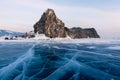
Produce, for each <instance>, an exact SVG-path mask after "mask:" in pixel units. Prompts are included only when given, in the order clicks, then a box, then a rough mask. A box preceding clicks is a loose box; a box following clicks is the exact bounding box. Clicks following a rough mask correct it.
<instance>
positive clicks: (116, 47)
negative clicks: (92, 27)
mask: <svg viewBox="0 0 120 80" xmlns="http://www.w3.org/2000/svg"><path fill="white" fill-rule="evenodd" d="M108 49H112V50H120V46H111V47H108Z"/></svg>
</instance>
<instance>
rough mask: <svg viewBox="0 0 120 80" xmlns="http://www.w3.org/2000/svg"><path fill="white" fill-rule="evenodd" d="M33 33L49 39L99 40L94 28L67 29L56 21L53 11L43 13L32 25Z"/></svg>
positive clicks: (59, 21)
mask: <svg viewBox="0 0 120 80" xmlns="http://www.w3.org/2000/svg"><path fill="white" fill-rule="evenodd" d="M34 32H35V33H39V34H45V35H46V36H47V37H50V38H56V37H59V38H64V37H66V36H70V37H71V38H88V37H90V38H99V35H98V34H97V32H96V30H95V29H94V28H88V29H82V28H80V27H78V28H77V27H76V28H75V27H74V28H71V29H69V28H67V27H65V24H64V23H63V22H62V20H60V19H58V18H57V16H56V15H55V12H54V10H53V9H48V10H47V11H46V12H44V13H43V15H42V17H41V19H40V20H39V21H38V22H37V23H36V24H35V25H34Z"/></svg>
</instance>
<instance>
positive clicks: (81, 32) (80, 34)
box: [68, 27, 99, 39]
mask: <svg viewBox="0 0 120 80" xmlns="http://www.w3.org/2000/svg"><path fill="white" fill-rule="evenodd" d="M68 35H69V36H70V37H71V38H73V39H74V38H99V35H98V34H97V32H96V30H95V29H94V28H86V29H82V28H80V27H78V28H77V27H74V28H71V29H69V31H68Z"/></svg>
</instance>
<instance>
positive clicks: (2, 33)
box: [0, 30, 24, 37]
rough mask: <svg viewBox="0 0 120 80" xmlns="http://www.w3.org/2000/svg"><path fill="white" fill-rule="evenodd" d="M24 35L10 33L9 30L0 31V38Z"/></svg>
mask: <svg viewBox="0 0 120 80" xmlns="http://www.w3.org/2000/svg"><path fill="white" fill-rule="evenodd" d="M23 34H24V33H22V32H15V31H10V30H0V37H2V36H19V35H23Z"/></svg>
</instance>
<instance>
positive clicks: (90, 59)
mask: <svg viewBox="0 0 120 80" xmlns="http://www.w3.org/2000/svg"><path fill="white" fill-rule="evenodd" d="M7 44H8V43H7ZM25 44H26V43H23V45H25ZM31 44H32V43H31ZM31 44H29V43H27V45H31ZM4 45H5V44H4ZM11 45H13V46H12V47H16V45H17V46H19V45H20V44H18V43H16V44H11ZM111 46H112V49H111V48H110V47H111ZM114 46H115V47H114ZM116 46H117V47H116ZM119 46H120V44H105V43H104V44H93V43H92V44H91V43H75V44H73V43H66V44H64V43H36V44H35V43H33V46H32V47H31V48H30V49H29V50H28V51H27V52H25V54H24V55H23V54H21V55H22V56H21V57H19V58H18V59H17V60H16V61H15V62H13V63H12V62H11V63H9V65H8V66H4V67H2V68H1V69H0V80H120V50H119V49H118V47H119ZM113 47H114V48H113ZM24 48H26V46H22V48H20V47H19V48H17V49H21V50H24ZM115 48H117V49H115ZM17 49H16V50H17ZM14 53H16V52H14ZM11 55H12V53H11ZM14 55H15V54H14ZM16 55H17V53H16ZM6 56H7V55H6ZM8 59H9V58H8ZM1 64H2V63H0V65H1Z"/></svg>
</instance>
